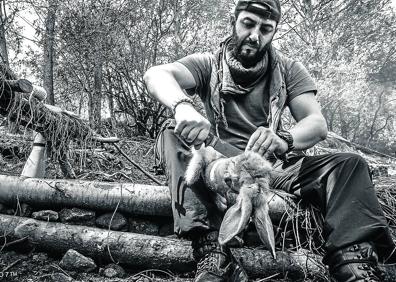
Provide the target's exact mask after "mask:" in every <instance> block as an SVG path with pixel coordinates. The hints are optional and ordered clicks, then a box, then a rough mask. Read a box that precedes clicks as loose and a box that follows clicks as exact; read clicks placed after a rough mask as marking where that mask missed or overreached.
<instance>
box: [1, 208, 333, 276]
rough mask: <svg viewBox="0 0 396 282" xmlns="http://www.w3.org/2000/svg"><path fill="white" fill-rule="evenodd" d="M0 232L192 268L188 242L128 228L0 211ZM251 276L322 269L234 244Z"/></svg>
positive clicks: (303, 259)
mask: <svg viewBox="0 0 396 282" xmlns="http://www.w3.org/2000/svg"><path fill="white" fill-rule="evenodd" d="M0 232H1V234H7V235H8V236H9V237H13V238H17V239H21V238H27V240H28V241H29V242H30V243H32V244H34V245H36V246H37V247H40V248H44V249H48V250H51V251H57V252H66V251H67V250H69V249H74V250H76V251H78V252H79V253H81V254H84V255H86V256H89V257H91V258H94V259H99V258H100V259H102V260H106V261H110V260H111V259H113V260H115V261H116V262H118V263H120V264H125V265H129V266H133V267H137V268H145V269H147V268H154V269H169V270H175V271H179V272H189V271H192V270H194V267H195V263H194V260H193V255H192V249H191V247H190V245H191V244H190V242H189V241H184V240H178V239H170V238H163V237H157V236H149V235H141V234H134V233H127V232H118V231H110V232H109V231H106V230H103V229H98V228H93V227H85V226H75V225H65V224H62V223H53V222H44V221H38V220H34V219H29V218H23V217H16V216H8V215H1V216H0ZM233 252H234V254H235V255H236V257H237V258H239V259H240V261H241V263H242V265H243V266H244V268H245V269H246V271H247V272H248V274H249V275H250V276H251V277H268V276H271V275H274V274H277V273H279V274H281V275H285V274H286V273H287V275H288V277H290V278H296V279H299V278H303V277H305V276H306V275H314V276H315V277H323V274H324V273H325V270H324V268H323V266H322V265H321V264H320V263H319V260H318V257H317V256H314V255H312V254H311V255H308V253H303V252H300V253H296V254H290V253H286V252H277V260H273V259H272V257H271V254H270V252H269V251H266V250H258V249H256V250H251V249H233Z"/></svg>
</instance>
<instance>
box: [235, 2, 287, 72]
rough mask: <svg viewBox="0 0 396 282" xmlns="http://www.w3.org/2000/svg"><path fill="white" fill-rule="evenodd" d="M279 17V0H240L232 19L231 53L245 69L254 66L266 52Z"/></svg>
mask: <svg viewBox="0 0 396 282" xmlns="http://www.w3.org/2000/svg"><path fill="white" fill-rule="evenodd" d="M280 17H281V8H280V3H279V0H240V1H238V3H237V5H236V8H235V18H234V20H233V36H232V43H233V51H234V55H235V57H236V58H237V59H238V60H239V61H240V62H241V63H242V64H243V65H244V66H245V67H251V66H254V65H255V64H257V62H259V61H260V60H261V59H262V58H263V56H264V55H265V53H266V51H267V50H268V48H269V46H270V44H271V41H272V38H273V36H274V34H275V31H276V27H277V25H278V22H279V20H280Z"/></svg>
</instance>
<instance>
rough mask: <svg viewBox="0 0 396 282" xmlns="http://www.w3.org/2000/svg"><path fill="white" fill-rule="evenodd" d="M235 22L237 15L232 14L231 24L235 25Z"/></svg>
mask: <svg viewBox="0 0 396 282" xmlns="http://www.w3.org/2000/svg"><path fill="white" fill-rule="evenodd" d="M235 22H236V18H235V15H231V17H230V24H231V26H234V25H235Z"/></svg>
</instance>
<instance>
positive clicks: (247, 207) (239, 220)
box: [219, 190, 253, 245]
mask: <svg viewBox="0 0 396 282" xmlns="http://www.w3.org/2000/svg"><path fill="white" fill-rule="evenodd" d="M243 191H245V190H241V193H240V194H239V195H238V197H237V199H236V203H235V204H234V205H233V206H232V207H230V208H229V209H228V211H227V212H226V214H225V216H224V218H223V222H222V223H221V226H220V231H219V243H220V245H225V244H227V243H228V242H229V241H230V240H231V239H232V238H234V237H235V236H236V235H238V234H239V233H241V232H242V231H243V229H244V228H245V227H246V225H247V224H248V222H249V219H250V215H251V214H252V209H253V205H252V201H251V199H250V196H249V195H248V194H246V193H244V192H243Z"/></svg>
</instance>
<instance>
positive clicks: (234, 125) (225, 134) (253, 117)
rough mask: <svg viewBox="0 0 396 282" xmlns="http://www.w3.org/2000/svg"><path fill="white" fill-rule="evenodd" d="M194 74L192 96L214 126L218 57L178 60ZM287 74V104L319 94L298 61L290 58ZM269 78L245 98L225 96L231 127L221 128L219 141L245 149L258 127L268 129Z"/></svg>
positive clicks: (210, 55) (200, 56)
mask: <svg viewBox="0 0 396 282" xmlns="http://www.w3.org/2000/svg"><path fill="white" fill-rule="evenodd" d="M178 62H179V63H181V64H183V65H184V66H185V67H187V69H188V70H189V71H190V72H191V74H192V75H193V77H194V79H195V82H196V88H195V89H192V90H193V91H191V90H190V91H188V92H189V93H191V92H192V93H197V94H198V95H199V96H200V98H201V100H202V102H203V103H204V106H205V110H206V114H207V117H208V120H209V121H210V123H211V124H212V127H214V126H215V120H214V113H213V109H212V107H211V106H210V85H209V84H210V77H211V71H212V64H214V63H215V57H214V55H213V54H210V53H198V54H193V55H189V56H187V57H184V58H182V59H180V60H179V61H178ZM285 63H286V67H285V69H286V70H288V72H287V73H286V75H285V83H286V90H287V95H288V97H287V103H288V102H290V101H291V100H292V99H294V98H295V97H297V96H299V95H301V94H303V93H306V92H314V93H316V91H317V89H316V85H315V82H314V81H313V79H312V78H311V76H310V75H309V73H308V71H307V70H306V68H305V67H304V66H303V65H302V64H301V63H299V62H295V61H292V60H289V59H287V60H286V61H285ZM268 78H269V75H268V74H267V75H264V77H263V79H262V80H261V81H259V82H258V83H257V84H256V85H255V87H254V88H253V89H252V90H251V91H250V92H249V93H247V94H244V95H229V94H228V95H223V96H222V97H223V98H224V99H225V104H224V114H225V117H226V119H227V123H228V127H227V128H226V127H224V126H220V127H219V135H220V138H221V139H223V140H225V141H227V142H229V143H230V144H233V145H234V146H236V147H238V148H240V149H242V150H243V149H244V148H245V147H246V145H247V142H248V141H249V138H250V136H251V135H252V134H253V132H254V131H255V130H256V129H257V128H258V127H259V126H266V127H267V126H268V113H269V89H268V86H269V79H268Z"/></svg>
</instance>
